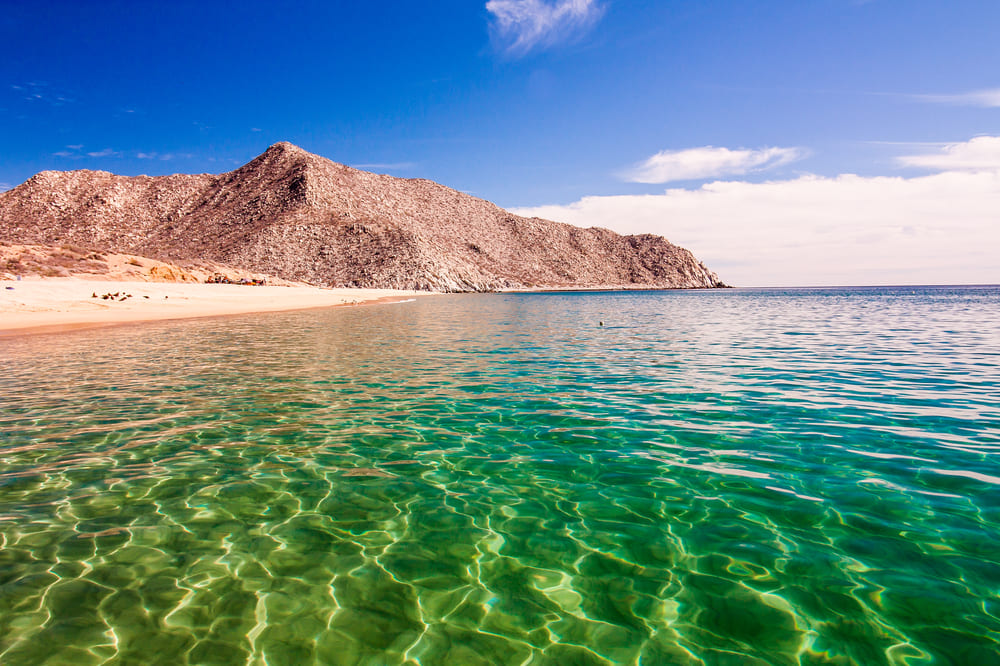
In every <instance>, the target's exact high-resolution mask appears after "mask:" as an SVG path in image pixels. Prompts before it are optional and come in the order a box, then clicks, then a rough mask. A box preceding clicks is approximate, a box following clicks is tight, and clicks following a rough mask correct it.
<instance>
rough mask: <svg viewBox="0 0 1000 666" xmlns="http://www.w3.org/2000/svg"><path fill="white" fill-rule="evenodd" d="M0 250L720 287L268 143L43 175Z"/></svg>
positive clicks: (587, 240)
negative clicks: (131, 170)
mask: <svg viewBox="0 0 1000 666" xmlns="http://www.w3.org/2000/svg"><path fill="white" fill-rule="evenodd" d="M0 242H3V243H20V244H33V245H43V246H44V245H47V246H51V245H59V244H72V245H75V246H83V247H88V248H95V249H99V250H102V251H105V252H116V253H126V254H130V255H138V256H143V257H150V258H154V259H156V260H160V261H164V262H170V263H173V264H177V265H182V266H183V265H185V264H187V263H191V262H214V263H216V264H221V265H228V266H233V267H236V268H239V269H242V270H246V271H254V272H257V273H262V274H268V275H274V276H278V277H280V278H283V279H287V280H296V281H304V282H309V283H313V284H322V285H328V286H353V287H376V288H398V289H422V290H432V291H493V290H504V289H532V288H533V289H539V288H633V289H634V288H644V287H652V288H707V287H721V286H725V285H724V284H723V283H722V282H721V281H720V280H719V278H718V276H716V275H715V274H714V273H712V272H711V271H709V270H708V269H707V268H706V267H705V266H704V265H703V264H701V262H699V261H698V260H697V259H695V258H694V256H693V255H692V254H691V253H690V252H689V251H687V250H685V249H683V248H680V247H678V246H676V245H673V244H671V243H670V242H668V241H667V240H665V239H664V238H661V237H659V236H653V235H639V236H621V235H618V234H616V233H614V232H612V231H609V230H607V229H600V228H590V229H581V228H579V227H573V226H571V225H568V224H562V223H559V222H552V221H548V220H542V219H539V218H525V217H520V216H517V215H513V214H511V213H509V212H507V211H505V210H503V209H501V208H499V207H497V206H495V205H494V204H492V203H490V202H488V201H484V200H482V199H477V198H475V197H472V196H470V195H467V194H463V193H461V192H457V191H455V190H452V189H450V188H447V187H445V186H443V185H439V184H437V183H434V182H432V181H429V180H422V179H401V178H395V177H392V176H387V175H381V174H375V173H370V172H366V171H360V170H358V169H353V168H351V167H348V166H345V165H343V164H338V163H335V162H332V161H330V160H327V159H325V158H322V157H318V156H316V155H313V154H311V153H308V152H306V151H304V150H302V149H300V148H298V147H296V146H293V145H292V144H289V143H278V144H275V145H273V146H271V147H270V148H268V150H267V151H266V152H264V153H263V154H262V155H260V156H259V157H257V158H256V159H254V160H253V161H251V162H249V163H248V164H246V165H244V166H242V167H240V168H239V169H236V170H235V171H231V172H228V173H224V174H220V175H210V174H200V175H173V176H160V177H149V176H136V177H126V176H116V175H114V174H111V173H107V172H103V171H85V170H81V171H69V172H61V171H43V172H41V173H39V174H36V175H35V176H33V177H32V178H30V179H28V180H27V181H25V182H24V183H22V184H21V185H19V186H18V187H15V188H14V189H12V190H9V191H7V192H4V193H0Z"/></svg>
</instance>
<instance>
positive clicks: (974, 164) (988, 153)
mask: <svg viewBox="0 0 1000 666" xmlns="http://www.w3.org/2000/svg"><path fill="white" fill-rule="evenodd" d="M896 162H897V163H898V164H899V165H900V166H904V167H916V168H921V169H932V170H934V171H980V170H984V169H986V170H990V169H1000V137H998V136H977V137H975V138H974V139H971V140H969V141H965V142H962V143H951V144H947V145H945V146H943V147H942V148H941V149H940V150H938V151H937V152H933V153H924V154H921V155H904V156H902V157H897V158H896Z"/></svg>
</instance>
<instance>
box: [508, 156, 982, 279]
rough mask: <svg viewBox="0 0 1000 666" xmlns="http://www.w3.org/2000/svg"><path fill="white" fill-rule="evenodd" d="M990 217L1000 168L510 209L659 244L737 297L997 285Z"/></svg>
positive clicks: (728, 185)
mask: <svg viewBox="0 0 1000 666" xmlns="http://www.w3.org/2000/svg"><path fill="white" fill-rule="evenodd" d="M980 138H982V137H980ZM989 138H991V139H994V140H1000V139H997V138H995V137H989ZM976 141H978V139H973V140H972V141H970V142H968V144H961V145H963V146H968V145H970V144H974V143H975V142H976ZM953 152H958V153H961V150H959V149H956V150H955V151H953ZM957 163H959V164H962V161H961V160H958V161H957ZM941 164H942V165H944V164H945V163H944V162H942V163H941ZM997 211H1000V166H994V168H993V169H992V170H990V169H980V170H976V171H970V170H965V169H964V168H963V169H959V170H945V171H942V172H940V173H936V174H932V175H926V176H920V177H914V178H905V177H884V176H880V177H862V176H856V175H851V174H847V175H840V176H837V177H833V178H828V177H822V176H812V175H810V176H803V177H800V178H796V179H793V180H778V181H771V182H765V183H749V182H744V181H728V182H713V183H709V184H706V185H703V186H702V187H700V188H697V189H668V190H667V191H665V192H664V193H662V194H653V195H626V196H591V197H585V198H583V199H581V200H579V201H577V202H575V203H572V204H569V205H565V206H539V207H535V208H522V209H513V212H516V213H518V214H521V215H529V216H531V215H534V216H538V217H544V218H547V219H553V220H558V221H561V222H568V223H570V224H575V225H578V226H583V227H590V226H600V227H606V228H610V229H613V230H615V231H618V232H620V233H655V234H660V235H663V236H666V237H667V238H669V239H670V240H671V241H672V242H674V243H677V244H678V245H681V246H683V247H686V248H688V249H690V250H691V251H692V252H694V253H695V255H696V256H697V257H698V258H699V259H701V260H702V261H704V262H705V264H706V265H707V266H709V267H710V268H711V269H713V270H715V271H716V272H718V273H719V276H720V277H721V278H722V279H723V280H724V281H726V282H728V283H730V284H735V285H739V286H781V285H785V286H791V285H848V284H920V283H923V284H928V283H929V284H973V283H994V284H995V283H1000V224H997Z"/></svg>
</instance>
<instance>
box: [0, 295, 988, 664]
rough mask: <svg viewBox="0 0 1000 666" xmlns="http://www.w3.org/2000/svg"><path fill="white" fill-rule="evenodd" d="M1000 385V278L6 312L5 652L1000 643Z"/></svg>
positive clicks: (769, 648)
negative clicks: (107, 314)
mask: <svg viewBox="0 0 1000 666" xmlns="http://www.w3.org/2000/svg"><path fill="white" fill-rule="evenodd" d="M601 321H603V322H604V326H600V325H599V322H601ZM998 387H1000V289H998V288H953V289H949V288H931V289H921V288H905V289H827V290H785V291H777V290H725V291H707V292H641V293H598V294H527V295H468V296H442V297H429V298H424V299H420V300H418V301H416V302H412V303H404V304H398V305H391V306H375V307H367V308H352V309H335V310H329V311H309V312H298V313H284V314H274V315H261V316H249V317H233V318H224V319H215V320H203V321H190V322H173V323H163V324H148V325H142V326H132V327H120V328H115V329H105V330H95V331H81V332H77V333H71V334H64V335H59V336H33V337H27V338H20V339H6V340H0V396H2V402H0V433H2V440H0V663H3V664H5V665H10V664H38V663H46V664H105V663H106V664H150V663H163V664H183V663H190V664H241V663H248V664H271V665H275V664H311V663H318V664H319V663H321V664H379V665H382V664H425V665H429V664H448V665H452V664H532V665H535V664H559V665H563V664H644V665H649V664H838V665H840V664H866V665H867V664H975V665H983V664H998V663H1000V633H998V632H1000V601H998V595H1000V391H998Z"/></svg>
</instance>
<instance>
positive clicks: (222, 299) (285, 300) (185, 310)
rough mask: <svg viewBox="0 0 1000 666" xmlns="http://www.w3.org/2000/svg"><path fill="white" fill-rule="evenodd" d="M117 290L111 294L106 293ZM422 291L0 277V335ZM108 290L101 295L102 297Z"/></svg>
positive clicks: (381, 299) (368, 301)
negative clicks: (7, 278)
mask: <svg viewBox="0 0 1000 666" xmlns="http://www.w3.org/2000/svg"><path fill="white" fill-rule="evenodd" d="M115 294H117V296H114V295H115ZM429 294H430V292H418V291H407V290H401V289H400V290H396V289H347V288H339V289H326V288H321V287H309V286H288V287H285V286H243V285H233V284H199V283H177V282H128V281H106V280H81V279H76V278H41V279H26V280H0V337H4V338H7V337H14V336H21V335H32V334H40V333H60V332H66V331H74V330H80V329H87V328H102V327H106V326H118V325H122V324H133V323H142V322H152V321H167V320H174V319H195V318H202V317H219V316H227V315H241V314H253V313H263V312H283V311H289V310H305V309H313V308H328V307H345V306H351V305H362V304H364V305H372V304H376V303H391V302H398V301H399V300H403V299H410V298H414V297H416V296H426V295H429ZM105 295H108V298H103V297H104V296H105Z"/></svg>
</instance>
